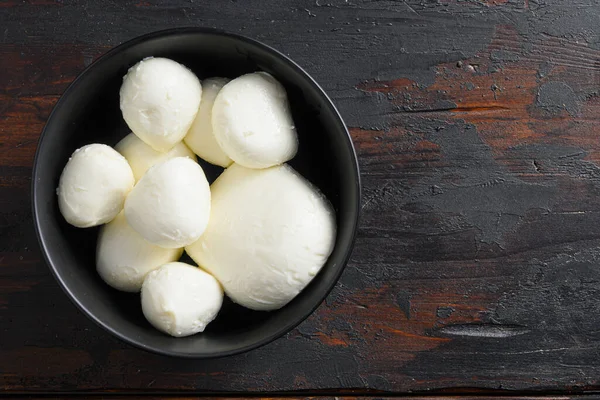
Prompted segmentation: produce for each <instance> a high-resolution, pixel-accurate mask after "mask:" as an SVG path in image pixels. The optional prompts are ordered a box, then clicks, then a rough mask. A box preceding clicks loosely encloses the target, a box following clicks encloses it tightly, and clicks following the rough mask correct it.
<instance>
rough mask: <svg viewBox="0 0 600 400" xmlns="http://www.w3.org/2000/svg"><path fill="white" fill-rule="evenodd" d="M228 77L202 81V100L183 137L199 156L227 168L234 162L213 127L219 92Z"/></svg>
mask: <svg viewBox="0 0 600 400" xmlns="http://www.w3.org/2000/svg"><path fill="white" fill-rule="evenodd" d="M227 82H229V79H226V78H208V79H204V80H203V81H202V100H201V101H200V108H199V109H198V114H197V115H196V119H195V120H194V122H193V123H192V126H191V127H190V130H189V131H188V133H187V135H186V136H185V138H184V139H183V140H184V141H185V144H187V145H188V146H189V148H190V149H192V151H193V152H194V153H196V154H197V155H198V157H200V158H202V159H203V160H206V161H208V162H209V163H211V164H214V165H218V166H220V167H223V168H227V167H228V166H229V165H231V163H232V162H233V161H232V160H231V158H229V156H227V154H225V152H224V151H223V149H221V146H219V143H217V140H216V139H215V135H214V134H213V128H212V109H213V104H214V102H215V98H216V97H217V94H218V93H219V91H220V90H221V88H222V87H223V86H225V84H226V83H227Z"/></svg>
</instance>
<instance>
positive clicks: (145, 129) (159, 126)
mask: <svg viewBox="0 0 600 400" xmlns="http://www.w3.org/2000/svg"><path fill="white" fill-rule="evenodd" d="M201 95H202V86H201V85H200V81H199V80H198V78H197V77H196V75H194V73H193V72H192V71H190V70H189V69H187V68H186V67H185V66H183V65H181V64H179V63H177V62H175V61H173V60H169V59H168V58H146V59H144V60H142V61H140V62H139V63H137V64H135V65H134V66H133V67H131V68H130V69H129V71H128V72H127V75H125V76H124V77H123V84H122V85H121V91H120V97H121V111H122V112H123V118H124V119H125V122H126V123H127V125H128V126H129V129H131V130H132V131H133V133H135V134H136V135H137V136H139V137H140V139H142V140H143V141H144V142H146V143H147V144H148V145H150V146H151V147H152V148H154V149H155V150H158V151H162V152H165V151H168V150H170V149H171V148H173V146H175V144H177V143H178V142H180V141H181V140H182V139H183V137H184V136H185V134H186V133H187V131H188V129H189V128H190V125H192V122H193V121H194V118H196V113H197V112H198V106H199V105H200V97H201Z"/></svg>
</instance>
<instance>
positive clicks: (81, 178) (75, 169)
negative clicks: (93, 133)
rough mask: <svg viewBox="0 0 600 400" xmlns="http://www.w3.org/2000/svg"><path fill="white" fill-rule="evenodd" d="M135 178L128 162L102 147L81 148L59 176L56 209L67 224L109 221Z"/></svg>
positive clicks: (104, 146) (121, 204)
mask: <svg viewBox="0 0 600 400" xmlns="http://www.w3.org/2000/svg"><path fill="white" fill-rule="evenodd" d="M134 183H135V179H134V178H133V172H132V171H131V168H130V167H129V164H128V163H127V160H126V159H125V158H124V157H123V156H122V155H120V154H119V153H117V152H116V151H115V150H113V148H112V147H110V146H107V145H105V144H90V145H87V146H83V147H82V148H80V149H77V150H75V152H74V153H73V154H72V155H71V158H69V161H68V162H67V165H65V168H64V169H63V172H62V174H61V175H60V181H59V183H58V188H57V189H56V193H57V195H58V207H59V208H60V212H61V214H62V215H63V217H64V218H65V219H66V220H67V222H68V223H70V224H71V225H74V226H76V227H78V228H89V227H92V226H97V225H101V224H105V223H107V222H109V221H111V220H112V219H113V218H114V217H116V216H117V214H118V213H119V212H120V211H121V210H122V209H123V203H124V201H125V197H126V196H127V194H128V193H129V191H130V190H131V188H132V187H133V184H134Z"/></svg>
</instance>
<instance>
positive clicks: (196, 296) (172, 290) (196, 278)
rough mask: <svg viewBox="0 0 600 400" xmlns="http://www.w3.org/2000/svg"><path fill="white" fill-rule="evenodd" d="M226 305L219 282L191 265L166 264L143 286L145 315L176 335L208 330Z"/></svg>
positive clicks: (156, 324)
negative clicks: (207, 327)
mask: <svg viewBox="0 0 600 400" xmlns="http://www.w3.org/2000/svg"><path fill="white" fill-rule="evenodd" d="M222 304H223V289H222V288H221V285H219V282H217V280H216V279H215V278H213V277H212V276H211V275H209V274H207V273H206V272H204V271H202V270H201V269H200V268H197V267H193V266H191V265H189V264H184V263H180V262H173V263H169V264H165V265H163V266H162V267H160V268H158V269H156V270H154V271H152V272H150V273H149V274H148V275H147V276H146V279H145V280H144V284H143V286H142V311H143V312H144V316H145V317H146V319H147V320H148V322H150V323H151V324H152V325H153V326H154V327H155V328H156V329H158V330H160V331H162V332H165V333H167V334H169V335H171V336H175V337H183V336H189V335H193V334H195V333H198V332H202V331H204V329H205V328H206V325H208V324H209V323H210V322H211V321H212V320H214V319H215V317H216V316H217V313H218V312H219V310H220V309H221V305H222Z"/></svg>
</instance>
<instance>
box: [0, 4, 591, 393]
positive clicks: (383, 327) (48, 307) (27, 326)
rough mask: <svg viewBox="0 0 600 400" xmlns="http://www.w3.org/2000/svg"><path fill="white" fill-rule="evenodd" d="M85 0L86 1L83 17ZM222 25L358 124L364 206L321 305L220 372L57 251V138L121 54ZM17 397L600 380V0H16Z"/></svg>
mask: <svg viewBox="0 0 600 400" xmlns="http://www.w3.org/2000/svg"><path fill="white" fill-rule="evenodd" d="M75 3H76V4H75ZM177 26H209V27H217V28H222V29H226V30H229V31H232V32H239V33H242V34H246V35H248V36H251V37H254V38H256V39H259V40H261V41H264V42H265V43H267V44H269V45H272V46H274V47H275V48H277V49H279V50H281V51H283V52H285V53H286V54H288V55H289V56H291V57H292V58H293V59H294V60H296V61H297V62H298V63H299V64H300V65H301V66H303V67H304V68H305V69H306V70H307V71H308V72H309V73H310V74H312V76H313V77H314V78H315V79H316V80H317V81H318V82H319V83H320V84H321V85H322V86H323V87H324V89H325V90H326V91H327V93H328V94H329V95H330V96H331V97H332V99H333V100H334V102H335V103H336V104H337V106H338V107H339V110H340V112H341V113H342V115H343V117H344V118H345V120H346V122H347V124H348V126H349V127H350V128H351V132H352V136H353V139H354V142H355V145H356V149H357V152H358V154H359V158H360V164H361V168H362V179H363V185H364V196H363V217H362V221H361V228H360V232H359V236H358V239H357V242H356V247H355V251H354V253H353V257H352V260H351V262H350V263H349V265H348V267H347V268H346V271H345V273H344V275H343V276H342V278H341V280H340V282H339V283H338V285H337V286H336V288H335V290H334V291H333V293H332V294H331V295H330V296H329V297H328V299H327V300H326V302H325V303H323V304H322V305H321V307H320V308H319V309H318V310H317V311H316V312H315V313H314V314H313V315H312V316H311V317H310V318H309V319H308V320H307V321H305V322H304V323H302V324H301V325H300V326H299V327H298V328H297V329H295V330H294V331H292V332H291V333H290V334H288V335H287V336H285V337H284V338H282V339H279V340H277V341H275V342H274V343H272V344H270V345H267V346H265V347H263V348H261V349H258V350H255V351H252V352H250V353H247V354H244V355H240V356H236V357H230V358H225V359H217V360H210V361H190V360H177V359H170V358H165V357H161V356H157V355H152V354H148V353H145V352H143V351H140V350H137V349H135V348H132V347H130V346H128V345H125V344H123V343H121V342H119V341H118V340H117V339H115V338H113V337H111V336H109V335H108V334H107V333H105V332H103V331H102V330H100V329H99V328H97V327H96V326H95V325H94V324H93V323H92V322H90V321H88V320H87V319H86V318H85V316H83V315H82V314H81V313H80V312H78V311H77V310H76V309H75V307H74V306H73V305H72V304H71V303H70V302H69V300H68V299H67V298H66V296H65V295H64V294H63V293H62V292H61V290H60V289H59V287H58V285H57V284H56V283H55V281H54V279H53V278H52V277H51V276H50V274H49V272H48V269H47V267H46V265H45V264H44V262H43V261H42V259H41V255H40V252H39V249H38V245H37V241H36V238H35V234H34V230H33V225H32V218H31V206H30V183H31V179H30V175H31V165H32V161H33V155H34V152H35V149H36V143H37V139H38V137H39V134H40V131H41V129H42V128H43V125H44V122H45V120H46V118H47V117H48V115H49V113H50V111H51V109H52V106H53V105H54V103H55V102H56V100H57V99H58V97H59V96H60V94H61V93H62V92H63V91H64V89H65V88H66V86H67V85H68V84H69V83H70V82H71V81H72V80H73V79H74V77H75V76H76V75H77V74H78V73H80V72H81V71H82V70H83V69H84V68H85V67H86V66H87V65H89V64H90V63H91V62H92V61H93V60H94V59H95V58H97V57H98V56H99V55H101V54H103V53H104V52H105V51H107V50H108V49H110V48H111V47H113V46H115V45H117V44H119V43H121V42H123V41H126V40H128V39H131V38H133V37H135V36H138V35H140V34H143V33H147V32H150V31H154V30H158V29H163V28H171V27H177ZM0 37H1V38H2V39H1V41H0V387H2V388H3V389H4V390H5V391H8V392H10V393H13V394H18V393H21V394H23V393H26V392H36V393H41V392H60V393H66V392H79V393H86V392H88V393H89V392H94V393H98V392H106V393H126V394H132V393H138V392H139V393H142V392H143V393H162V394H164V393H180V392H181V393H203V392H204V393H208V392H213V393H214V392H230V393H234V392H235V393H238V394H240V395H242V394H244V393H248V392H251V393H265V392H269V393H279V394H281V393H284V392H290V393H294V392H293V391H304V392H300V393H320V392H323V393H340V394H342V393H347V394H348V393H354V394H356V393H358V394H368V393H374V391H376V393H409V392H412V393H421V392H422V393H429V394H435V393H454V394H461V393H463V394H466V393H480V394H481V393H488V394H494V393H496V394H507V393H509V394H510V393H512V391H514V393H517V394H518V393H528V394H540V395H541V394H545V393H554V394H561V393H565V394H566V393H591V392H593V391H595V390H598V389H600V199H599V197H598V196H599V195H600V167H599V166H600V124H599V122H600V5H599V4H598V3H597V2H596V1H592V0H570V1H561V0H487V1H484V0H437V1H436V0H427V1H423V0H406V1H383V0H382V1H362V0H317V1H279V0H253V1H241V0H240V1H214V2H202V1H200V0H194V1H183V0H176V1H162V2H155V1H127V2H121V1H80V2H71V1H50V0H32V1H24V2H22V1H13V0H8V1H6V0H4V1H2V2H0Z"/></svg>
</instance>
